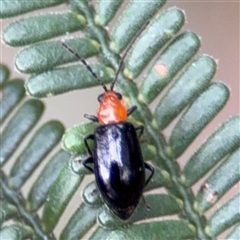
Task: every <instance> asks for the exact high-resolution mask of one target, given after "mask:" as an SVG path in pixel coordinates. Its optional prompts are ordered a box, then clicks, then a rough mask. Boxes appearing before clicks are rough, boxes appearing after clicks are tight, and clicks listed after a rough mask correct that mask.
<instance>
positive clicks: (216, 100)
mask: <svg viewBox="0 0 240 240" xmlns="http://www.w3.org/2000/svg"><path fill="white" fill-rule="evenodd" d="M3 2H4V4H3V8H2V12H1V16H2V17H7V16H13V15H17V14H22V13H25V12H30V11H33V10H36V9H40V8H45V7H48V6H49V5H47V4H44V3H42V4H40V5H37V4H33V3H29V4H27V3H26V4H25V5H21V4H19V5H18V8H19V10H18V11H16V10H14V9H15V8H14V7H13V6H12V5H11V4H10V3H9V1H7V0H3ZM7 2H8V3H7ZM51 2H52V4H53V5H55V4H61V3H62V2H63V1H51ZM164 3H165V1H159V0H157V1H150V2H149V1H145V2H142V1H141V2H139V1H137V0H133V1H131V2H130V3H128V2H127V1H126V3H125V2H124V1H108V2H106V1H104V0H100V1H99V2H98V3H96V4H95V5H96V6H92V5H91V4H90V3H89V2H88V1H84V0H77V1H73V0H72V1H69V3H68V6H69V8H70V11H68V12H62V13H52V12H51V14H50V13H48V14H45V15H44V16H32V17H29V18H25V19H22V20H19V21H17V22H14V23H12V24H10V25H9V26H8V27H7V28H6V29H5V30H4V33H3V39H4V41H5V42H6V43H7V44H9V45H12V46H26V45H29V44H31V45H30V46H27V47H26V48H25V47H24V48H22V49H21V50H20V52H19V53H18V55H17V57H16V62H15V64H16V66H17V68H18V69H19V70H20V71H22V72H24V73H30V74H32V75H31V76H30V77H29V79H28V80H27V81H26V83H25V87H26V90H27V93H28V94H29V95H31V96H33V97H36V98H43V97H49V96H55V95H58V94H62V93H65V92H69V91H72V90H77V89H82V88H88V87H91V86H95V85H97V83H96V82H95V80H94V79H93V78H92V76H91V75H90V74H89V72H88V71H87V70H86V69H85V68H84V67H83V66H72V63H73V62H74V61H77V59H75V58H74V56H71V54H69V53H68V52H66V50H65V49H63V48H62V46H61V42H60V41H58V40H54V41H53V40H51V39H52V38H54V37H58V36H62V37H65V34H66V33H71V32H75V31H78V32H81V34H83V35H84V36H83V37H81V38H74V39H71V40H69V39H68V40H65V41H66V43H67V44H68V45H69V46H71V48H73V49H74V50H75V51H76V52H78V53H79V54H80V55H81V56H83V57H86V58H88V57H93V56H94V57H97V58H98V62H97V64H96V65H94V66H93V69H94V71H95V72H96V73H97V75H98V76H99V78H101V79H102V80H103V81H104V82H105V83H109V82H111V80H112V79H113V76H114V70H115V69H117V67H118V63H119V60H120V55H119V54H120V53H121V52H123V51H124V49H126V47H127V45H128V44H129V42H130V41H131V40H132V39H133V38H134V36H135V35H136V33H137V32H138V29H139V28H141V26H142V25H143V24H144V23H145V22H146V21H147V20H148V19H150V20H151V23H150V25H149V26H148V27H147V28H146V29H145V31H144V32H143V33H142V34H141V36H140V37H139V39H138V40H137V41H136V43H134V45H133V47H132V49H131V51H130V53H129V55H128V57H127V59H126V62H125V68H124V70H123V73H122V74H120V76H119V81H118V82H117V88H119V89H120V90H119V91H120V92H121V93H122V94H123V95H124V98H125V100H126V102H127V103H129V105H136V106H137V107H138V111H136V113H134V114H133V117H132V118H131V119H130V121H131V122H133V123H134V124H138V123H141V124H144V126H145V133H144V140H145V141H144V143H142V144H141V147H142V151H143V155H144V159H145V160H151V161H152V163H153V164H154V166H155V169H156V171H155V172H156V173H155V175H154V177H153V179H152V180H151V182H150V184H149V186H148V187H147V188H146V191H149V190H157V191H159V189H160V188H161V189H164V190H165V191H166V192H167V193H165V194H159V193H155V192H154V193H148V192H147V193H146V201H147V203H148V205H149V206H150V208H151V210H150V211H146V209H145V208H144V206H143V202H141V203H140V204H139V206H138V208H137V210H136V212H135V213H134V214H133V216H132V218H131V219H130V220H129V222H128V225H126V223H125V222H121V221H120V220H119V219H117V218H116V217H115V216H114V215H113V214H112V213H111V212H110V211H109V210H108V209H107V208H106V207H105V206H104V204H103V202H102V200H101V197H100V195H99V192H97V191H96V190H95V189H96V186H95V183H94V182H92V183H90V184H89V185H87V186H85V188H84V191H83V202H82V203H81V204H80V205H79V208H78V209H77V210H76V212H75V213H74V214H73V215H72V217H71V219H70V221H69V222H68V223H67V224H66V226H65V227H64V229H63V230H62V232H61V233H60V239H79V238H83V237H84V235H85V234H86V233H87V232H88V231H89V230H90V229H93V227H94V225H95V224H96V222H97V223H98V226H97V228H96V230H95V231H94V232H93V233H92V234H91V236H90V238H91V239H114V240H116V239H147V238H151V239H189V238H191V239H212V238H217V237H218V236H219V234H221V233H222V232H223V231H225V230H228V229H230V228H231V227H233V230H232V232H230V233H229V234H228V237H229V239H230V238H231V237H233V236H237V234H239V224H238V222H239V220H240V219H239V216H240V213H239V208H238V207H237V202H239V194H236V195H235V196H234V197H233V198H232V199H229V201H228V202H227V203H226V204H224V205H221V206H219V209H218V210H213V214H212V216H210V217H207V215H206V211H207V210H208V209H210V208H213V207H214V206H216V204H217V203H218V201H219V200H220V199H221V198H222V197H224V196H225V194H226V193H227V191H228V190H229V189H231V188H232V187H233V186H234V184H236V183H237V182H238V181H239V179H240V173H239V169H237V167H236V168H234V166H235V165H236V164H237V161H238V159H239V142H240V133H239V125H240V117H239V116H235V117H232V118H230V119H229V120H228V121H226V122H225V123H223V124H222V126H220V127H219V128H218V129H217V130H216V131H215V132H214V133H213V134H212V135H210V136H209V137H208V139H207V140H206V141H205V142H204V143H203V144H202V145H201V146H199V148H198V149H197V150H196V151H195V152H194V153H193V154H192V156H191V157H190V158H189V160H188V161H187V163H186V164H185V166H184V167H183V169H181V168H180V166H179V164H178V162H177V159H178V158H179V157H180V156H181V155H182V154H183V153H184V152H185V151H186V149H187V148H188V147H189V146H190V144H191V143H192V142H193V141H194V140H195V138H196V137H197V136H198V135H199V134H200V133H201V131H202V130H203V129H204V128H205V127H206V126H207V124H208V123H209V122H210V121H211V120H212V119H213V118H214V117H215V116H216V115H217V114H218V113H219V112H220V111H221V109H222V108H223V107H224V105H225V104H226V102H227V100H228V98H229V91H228V89H227V87H226V86H225V85H224V84H222V83H218V82H215V83H211V80H212V78H213V76H214V73H215V71H216V63H215V61H214V60H213V59H212V58H211V57H209V56H208V55H200V56H199V55H197V54H198V53H197V52H198V50H199V47H200V40H199V38H198V36H197V35H196V34H195V33H193V32H183V33H181V34H178V32H179V31H180V29H181V27H182V26H183V24H184V14H183V12H182V11H181V10H179V9H176V8H170V9H168V10H163V11H160V8H161V7H162V5H163V4H164ZM120 6H123V7H124V8H125V10H124V11H119V8H120ZM50 11H51V9H50ZM116 14H119V15H120V16H119V18H118V21H117V23H115V22H113V23H112V22H111V20H112V19H113V18H114V17H115V16H116ZM133 16H134V18H133ZM109 23H112V24H113V30H112V32H111V34H110V33H109V32H108V31H106V27H108V26H109ZM43 26H44V27H43ZM46 40H51V41H46ZM40 41H41V42H40ZM149 62H150V65H149ZM62 64H69V65H67V66H61V65H62ZM147 67H148V68H149V70H148V72H147V73H146V74H145V76H144V79H143V81H142V83H141V84H140V87H138V86H137V84H136V83H135V82H133V81H130V80H132V79H135V78H137V77H138V76H139V75H140V74H141V73H142V72H143V71H145V69H146V68H147ZM4 74H5V75H7V74H6V73H3V75H4ZM83 79H84V81H83ZM3 82H4V81H3ZM4 84H5V83H4ZM4 86H5V85H4ZM6 86H7V84H6ZM165 87H168V89H167V91H166V92H163V90H164V89H165ZM9 88H10V87H9ZM21 89H22V87H21ZM3 91H4V89H3ZM5 91H6V92H7V88H6V89H5ZM11 91H12V90H11ZM160 94H161V95H162V96H161V99H160V100H157V99H158V97H159V95H160ZM13 95H14V97H12V100H11V101H10V100H5V101H8V102H9V104H6V106H7V107H5V109H7V110H5V111H10V110H11V109H12V108H13V106H14V105H15V102H18V101H20V100H21V98H22V90H21V91H13ZM154 100H155V101H158V104H157V106H156V107H155V108H154V109H150V107H149V104H150V103H152V102H153V101H154ZM25 104H30V105H31V106H32V105H34V104H36V105H41V103H39V101H38V100H29V101H27V102H26V103H25ZM24 106H25V105H24V104H23V107H24ZM26 106H28V105H26ZM34 106H35V105H34ZM23 107H22V108H20V110H18V111H19V112H18V114H19V117H18V114H16V117H15V116H14V117H13V118H12V119H13V120H11V121H10V122H9V124H10V125H8V126H9V127H8V126H7V127H6V130H5V131H4V132H3V135H2V136H3V137H2V139H3V142H2V143H1V147H2V149H3V153H4V154H3V157H4V159H6V160H3V162H4V161H7V159H8V158H9V157H10V156H11V153H12V151H13V149H14V148H13V147H12V148H11V144H10V141H11V142H12V141H14V144H15V145H16V144H18V143H19V142H20V141H21V139H22V138H23V137H24V136H25V135H26V134H27V132H28V131H29V130H30V128H31V127H32V126H33V125H34V124H35V121H36V120H34V119H37V117H35V118H34V117H32V118H31V119H33V120H32V122H30V120H28V121H26V123H27V127H26V128H22V127H21V130H19V131H20V133H19V134H13V132H12V131H13V130H12V129H13V127H14V128H15V129H16V128H17V125H20V126H21V124H23V122H21V120H22V121H23V119H24V118H23V115H24V114H26V112H24V111H23V110H24V108H23ZM39 108H41V107H40V106H38V109H39ZM8 109H9V110H8ZM26 109H28V108H27V107H26ZM31 111H33V110H31ZM22 112H23V113H22ZM21 113H22V115H21ZM5 115H6V114H5ZM5 115H3V119H4V118H5ZM34 116H35V115H34ZM175 119H176V124H174V127H173V130H172V132H171V133H170V137H169V139H166V138H165V137H164V135H163V134H161V131H162V130H164V129H166V127H168V126H169V125H170V124H172V122H173V120H175ZM17 123H18V124H17ZM50 125H51V124H50ZM95 127H96V124H94V123H88V124H81V125H79V126H75V127H73V128H71V129H69V130H68V131H66V133H65V135H64V137H63V148H64V150H65V151H67V152H69V153H71V155H72V157H71V159H70V161H68V162H66V161H64V160H62V163H61V164H59V165H58V170H57V171H56V173H54V174H50V172H51V171H53V169H54V166H55V163H56V162H57V161H58V160H56V159H60V160H59V161H61V159H66V158H65V155H64V154H66V153H63V152H60V153H59V154H58V155H57V156H56V157H55V158H54V159H53V160H52V162H51V163H49V164H48V165H47V166H46V169H45V170H44V171H43V173H42V174H43V175H42V176H44V177H42V176H40V177H39V178H38V180H37V181H36V182H35V184H34V185H33V187H32V189H31V191H30V193H29V195H28V198H27V200H24V199H23V200H24V201H26V204H27V205H26V206H27V208H26V209H28V210H29V211H30V213H29V214H30V216H31V214H32V213H33V212H34V211H37V210H39V208H40V207H41V205H42V204H43V205H44V206H43V214H42V216H41V217H40V219H39V220H41V221H42V223H41V227H40V225H38V228H36V227H35V225H34V224H35V223H32V222H31V221H30V222H28V224H29V226H31V228H32V229H33V232H31V231H28V233H29V234H30V232H31V234H32V235H35V236H38V237H43V236H45V235H44V234H47V237H48V238H49V237H52V232H53V231H54V229H55V227H56V225H57V224H58V222H59V220H60V218H61V216H62V213H63V211H64V210H65V208H66V206H67V204H68V203H69V201H70V199H71V198H72V196H73V194H74V193H75V191H76V190H77V188H78V186H79V185H80V184H81V183H82V181H83V179H84V177H85V175H86V174H88V173H89V172H88V171H87V170H86V169H85V168H84V167H83V165H82V164H81V163H80V162H79V161H76V159H84V158H85V157H86V154H87V152H86V149H85V146H84V138H85V136H86V135H88V134H89V133H92V132H93V131H94V129H95ZM44 128H45V127H43V129H44ZM39 131H40V132H41V130H39ZM40 132H38V133H37V135H36V136H35V137H34V139H37V136H38V134H40ZM51 132H52V134H54V130H51ZM60 132H62V131H60ZM13 135H14V140H13V139H12V136H13ZM40 135H41V134H40ZM40 138H41V137H40ZM58 139H59V138H58ZM36 141H37V140H36ZM33 145H34V141H31V144H30V145H29V146H33ZM52 146H53V145H52ZM34 149H36V147H34ZM44 149H45V148H44ZM37 150H38V149H36V151H37ZM45 150H46V152H45V153H39V156H42V157H43V156H44V154H46V153H47V151H48V150H47V148H46V149H45ZM39 151H40V150H39ZM40 152H41V151H40ZM28 155H29V153H28V152H27V150H26V151H25V153H23V154H22V155H21V156H20V157H19V160H18V161H17V162H16V165H15V166H14V167H13V169H12V172H11V174H10V177H9V182H7V180H4V184H5V185H4V186H8V185H7V184H10V183H11V186H12V187H13V188H16V190H19V188H20V187H21V185H22V184H23V183H24V181H25V179H27V178H28V177H29V175H30V174H31V173H32V172H33V170H34V168H35V167H37V165H38V163H39V162H40V161H41V157H39V159H38V160H37V159H36V160H34V157H31V159H29V160H28V163H26V164H27V166H28V168H29V169H27V170H26V171H25V172H24V174H22V173H21V172H20V173H19V172H18V170H19V168H20V167H19V165H22V164H24V163H23V162H22V160H21V157H23V156H28ZM61 156H63V158H62V157H61ZM54 171H55V170H54ZM206 176H207V177H206ZM203 177H205V180H202V179H201V178H203ZM6 179H7V178H6ZM15 179H17V180H15ZM45 182H48V184H45ZM197 182H198V183H200V187H199V190H198V192H197V194H194V193H193V191H192V187H193V185H194V184H195V183H197ZM44 185H45V188H44ZM8 187H9V186H8ZM4 191H5V190H4ZM4 191H3V192H4ZM11 191H12V192H14V190H11ZM12 194H13V193H12ZM7 197H8V196H7ZM45 198H47V201H45V202H44V199H45ZM4 204H5V203H4ZM7 204H10V205H7ZM12 205H13V206H12ZM4 206H6V209H10V208H11V209H13V211H12V212H11V211H9V214H6V215H7V216H10V217H8V218H11V217H12V216H14V214H15V215H16V211H19V205H18V204H16V203H15V202H13V203H12V202H9V203H8V202H6V205H4ZM23 209H25V208H23ZM26 209H25V210H26ZM25 210H24V211H25ZM6 213H7V211H6ZM172 215H174V216H178V217H177V219H175V220H169V219H167V220H166V219H164V220H162V219H161V218H162V217H163V216H165V217H169V216H172ZM153 218H157V220H154V221H153ZM142 220H148V221H147V222H146V221H142ZM138 221H142V222H141V223H139V224H133V223H135V222H138ZM102 226H103V227H104V228H102ZM13 227H14V226H13ZM4 229H5V227H3V230H4ZM21 229H23V227H22V228H21ZM24 229H25V228H24ZM4 231H5V232H7V231H8V230H4ZM39 231H40V233H41V234H43V235H41V234H39Z"/></svg>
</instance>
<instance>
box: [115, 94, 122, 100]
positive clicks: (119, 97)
mask: <svg viewBox="0 0 240 240" xmlns="http://www.w3.org/2000/svg"><path fill="white" fill-rule="evenodd" d="M115 94H116V96H117V98H118V99H119V100H122V94H121V93H118V92H115Z"/></svg>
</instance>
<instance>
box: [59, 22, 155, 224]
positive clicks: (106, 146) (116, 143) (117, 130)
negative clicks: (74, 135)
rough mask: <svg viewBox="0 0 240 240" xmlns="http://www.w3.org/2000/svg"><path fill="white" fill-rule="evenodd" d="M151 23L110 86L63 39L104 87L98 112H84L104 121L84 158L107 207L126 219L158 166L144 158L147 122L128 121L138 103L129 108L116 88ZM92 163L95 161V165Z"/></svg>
mask: <svg viewBox="0 0 240 240" xmlns="http://www.w3.org/2000/svg"><path fill="white" fill-rule="evenodd" d="M148 23H149V22H147V23H146V24H145V25H144V26H143V28H142V29H141V30H140V31H139V33H138V34H137V35H136V37H135V38H134V39H133V41H132V43H131V44H130V46H129V47H128V48H127V50H126V52H125V54H124V55H123V57H122V59H121V61H120V63H119V67H118V70H117V72H116V75H115V78H114V80H113V81H112V83H111V86H110V88H109V89H108V88H107V87H106V86H105V85H104V83H103V82H102V81H101V80H100V79H99V78H98V77H97V75H96V74H95V73H94V72H93V70H92V69H91V67H90V66H89V65H88V64H87V63H86V61H85V60H84V59H82V58H81V56H80V55H78V54H77V53H76V52H74V51H73V50H72V49H71V48H70V47H69V46H67V45H66V44H65V43H64V42H62V45H63V46H64V47H65V48H66V49H67V50H68V51H69V52H71V53H72V54H74V55H75V57H76V58H78V59H79V60H80V61H81V62H82V63H83V64H84V65H85V66H86V68H87V69H88V70H89V71H90V73H91V74H92V75H93V77H94V78H95V79H96V80H97V81H98V82H99V83H100V84H101V85H102V87H103V89H104V93H103V94H100V95H99V97H98V101H99V103H100V106H99V109H98V111H97V116H94V115H88V114H85V115H84V116H85V117H86V118H88V119H89V120H91V121H94V122H99V123H100V125H99V126H98V127H97V129H96V130H95V133H94V134H90V135H88V136H87V137H86V138H85V139H84V143H85V146H86V149H87V151H88V153H89V156H90V157H89V158H88V159H86V160H84V161H83V165H84V166H85V167H86V168H87V169H89V170H90V171H91V172H93V173H94V174H95V179H96V183H97V186H98V189H99V191H100V194H101V196H102V199H103V200H104V202H105V203H106V205H107V207H108V208H109V209H110V210H111V211H112V212H113V213H114V214H115V215H117V216H118V217H119V218H120V219H122V220H127V219H129V218H130V216H131V215H132V214H133V212H134V210H135V208H136V206H137V205H138V203H139V201H140V199H141V197H142V194H143V189H144V187H145V186H146V185H147V184H148V182H149V181H150V180H151V178H152V176H153V174H154V168H153V167H152V166H151V165H149V164H148V163H145V162H144V160H143V156H142V153H141V148H140V144H139V140H138V139H139V137H140V136H141V135H142V133H143V130H144V128H143V126H138V127H134V126H133V125H132V124H131V123H130V122H127V118H128V116H129V115H131V114H132V113H133V112H134V111H135V110H136V109H137V107H136V106H133V107H131V108H130V109H128V110H127V109H126V107H125V106H124V104H123V103H122V101H121V100H122V95H121V94H120V93H119V92H116V91H114V85H115V83H116V81H117V77H118V74H119V72H120V70H121V67H122V65H123V61H124V58H125V57H126V55H127V53H128V51H129V50H130V48H131V46H132V45H133V42H134V41H135V40H136V39H137V38H138V36H139V35H140V34H141V33H142V31H143V30H144V29H145V28H146V26H147V25H148ZM137 132H139V133H138V134H137ZM90 140H91V141H94V149H93V151H91V149H90V147H89V144H88V141H90ZM89 164H94V168H92V167H91V166H89ZM145 169H148V170H149V171H150V172H151V173H150V175H149V177H148V179H146V177H145Z"/></svg>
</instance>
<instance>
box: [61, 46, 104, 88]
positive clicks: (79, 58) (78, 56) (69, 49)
mask: <svg viewBox="0 0 240 240" xmlns="http://www.w3.org/2000/svg"><path fill="white" fill-rule="evenodd" d="M61 44H62V46H63V47H65V48H66V49H67V50H68V51H69V52H70V53H72V54H73V55H74V56H75V57H76V58H77V59H78V60H79V61H81V63H82V64H83V65H84V66H85V67H86V68H87V70H88V71H89V72H90V73H91V74H92V76H93V77H94V78H95V79H96V80H97V82H99V83H100V84H101V86H102V87H103V89H104V91H105V92H107V91H108V89H107V87H106V86H105V84H104V83H103V82H102V81H101V80H100V79H99V78H98V76H97V74H96V73H95V72H94V71H93V70H92V68H91V67H90V66H89V65H88V63H87V62H86V61H85V60H84V59H83V58H82V57H81V56H80V55H79V54H78V53H76V52H75V51H74V50H73V49H72V48H70V47H69V46H68V45H67V44H66V43H64V42H61Z"/></svg>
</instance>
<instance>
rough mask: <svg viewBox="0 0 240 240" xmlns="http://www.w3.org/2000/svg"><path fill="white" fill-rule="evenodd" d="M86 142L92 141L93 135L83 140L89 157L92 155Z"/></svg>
mask: <svg viewBox="0 0 240 240" xmlns="http://www.w3.org/2000/svg"><path fill="white" fill-rule="evenodd" d="M87 140H94V135H93V134H90V135H88V136H87V137H85V138H84V143H85V146H86V148H87V151H88V154H89V155H90V156H92V155H93V154H92V152H91V150H90V148H89V146H88V142H87Z"/></svg>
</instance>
